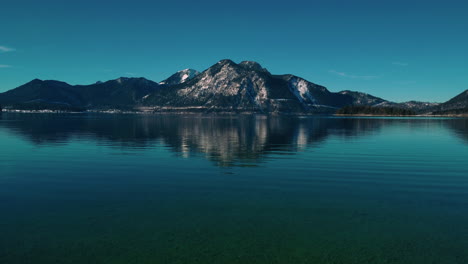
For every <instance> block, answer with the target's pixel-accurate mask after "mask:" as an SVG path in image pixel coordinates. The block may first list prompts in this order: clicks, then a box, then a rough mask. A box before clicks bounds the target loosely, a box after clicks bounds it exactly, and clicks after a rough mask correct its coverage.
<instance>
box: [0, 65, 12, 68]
mask: <svg viewBox="0 0 468 264" xmlns="http://www.w3.org/2000/svg"><path fill="white" fill-rule="evenodd" d="M11 67H12V66H11V65H5V64H0V68H11Z"/></svg>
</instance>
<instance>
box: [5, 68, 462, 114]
mask: <svg viewBox="0 0 468 264" xmlns="http://www.w3.org/2000/svg"><path fill="white" fill-rule="evenodd" d="M0 104H1V105H3V106H4V107H5V108H6V109H28V110H41V109H52V110H54V109H55V110H109V109H120V110H130V111H145V112H203V113H209V112H233V113H300V114H321V113H323V114H330V113H335V112H336V110H337V109H340V108H342V107H345V106H357V105H365V106H375V107H396V108H405V109H411V110H413V111H415V112H417V113H424V114H431V113H437V114H444V113H447V114H453V113H468V111H467V109H468V90H467V91H465V92H463V93H462V94H460V95H458V96H456V97H454V98H453V99H451V100H449V101H447V102H445V103H442V104H438V103H426V102H417V101H410V102H405V103H395V102H391V101H387V100H385V99H382V98H379V97H375V96H372V95H369V94H366V93H361V92H356V91H341V92H337V93H335V92H330V91H329V90H328V89H327V88H325V87H324V86H321V85H318V84H315V83H312V82H309V81H307V80H305V79H303V78H301V77H298V76H295V75H291V74H285V75H275V74H271V73H270V72H269V71H268V70H267V69H265V68H263V67H262V66H261V65H260V64H259V63H257V62H253V61H243V62H241V63H235V62H233V61H232V60H221V61H219V62H218V63H216V64H214V65H213V66H211V67H210V68H208V69H207V70H205V71H203V72H198V71H196V70H192V69H186V70H182V71H179V72H177V73H175V74H174V75H172V76H170V77H169V78H167V79H165V80H163V81H161V82H154V81H151V80H147V79H145V78H125V77H121V78H118V79H115V80H110V81H107V82H97V83H95V84H91V85H70V84H67V83H65V82H60V81H52V80H45V81H43V80H38V79H35V80H32V81H31V82H28V83H26V84H24V85H21V86H19V87H17V88H15V89H12V90H9V91H7V92H4V93H0Z"/></svg>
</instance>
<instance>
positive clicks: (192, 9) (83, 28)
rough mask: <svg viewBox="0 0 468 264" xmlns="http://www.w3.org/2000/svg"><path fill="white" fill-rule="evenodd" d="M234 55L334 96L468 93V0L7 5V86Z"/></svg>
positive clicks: (3, 23) (94, 77) (1, 15)
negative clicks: (348, 92)
mask: <svg viewBox="0 0 468 264" xmlns="http://www.w3.org/2000/svg"><path fill="white" fill-rule="evenodd" d="M224 58H230V59H232V60H234V61H236V62H240V61H242V60H254V61H258V62H260V63H261V64H262V65H263V66H264V67H266V68H268V69H269V70H270V72H272V73H275V74H283V73H292V74H295V75H298V76H301V77H303V78H306V79H308V80H309V81H312V82H315V83H318V84H321V85H324V86H326V87H327V88H328V89H329V90H331V91H340V90H359V91H363V92H367V93H370V94H373V95H376V96H380V97H383V98H385V99H389V100H395V101H405V100H410V99H417V100H426V101H445V100H447V99H449V98H451V97H453V96H455V95H456V94H458V93H460V92H462V91H464V90H466V89H468V1H466V0H465V1H451V0H446V1H431V0H429V1H410V0H406V1H401V0H394V1H375V0H373V1H359V0H356V1H355V0H353V1H295V0H288V1H254V0H249V1H246V0H237V1H184V0H178V1H165V3H160V1H139V0H136V1H120V0H116V1H105V2H104V1H101V2H97V1H96V0H95V1H89V0H81V1H73V2H72V1H64V0H61V1H51V0H43V1H37V0H35V1H22V0H15V1H3V2H2V3H1V4H0V91H6V90H9V89H12V88H14V87H17V86H19V85H21V84H23V83H25V82H28V81H30V80H32V79H34V78H40V79H57V80H62V81H65V82H68V83H71V84H89V83H94V82H96V81H98V80H102V81H105V80H109V79H114V78H117V77H120V76H128V77H133V76H135V77H146V78H148V79H152V80H155V81H160V80H162V79H164V78H165V77H167V76H169V75H171V74H172V73H174V72H176V71H178V70H181V69H185V68H194V69H197V70H204V69H206V68H208V67H209V66H211V65H212V64H214V63H216V62H217V61H219V60H221V59H224Z"/></svg>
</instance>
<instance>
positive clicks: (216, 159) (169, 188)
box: [0, 113, 468, 264]
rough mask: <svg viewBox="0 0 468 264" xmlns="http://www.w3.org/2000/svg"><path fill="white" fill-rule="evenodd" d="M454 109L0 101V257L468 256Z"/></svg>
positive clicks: (299, 259)
mask: <svg viewBox="0 0 468 264" xmlns="http://www.w3.org/2000/svg"><path fill="white" fill-rule="evenodd" d="M467 161H468V120H467V119H417V118H415V119H398V118H386V119H382V118H325V117H324V118H313V117H306V118H293V117H264V116H231V117H219V116H218V117H213V116H211V117H210V116H149V115H148V116H138V115H45V114H44V115H42V114H38V115H28V114H22V115H19V114H16V115H13V114H5V113H4V114H3V116H2V117H1V119H0V215H1V216H0V263H6V264H7V263H359V264H362V263H425V264H426V263H463V264H465V263H468V162H467Z"/></svg>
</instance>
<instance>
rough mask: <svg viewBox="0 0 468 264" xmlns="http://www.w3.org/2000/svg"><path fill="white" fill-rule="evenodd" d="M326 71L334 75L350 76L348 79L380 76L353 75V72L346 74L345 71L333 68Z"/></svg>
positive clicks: (365, 78) (367, 78)
mask: <svg viewBox="0 0 468 264" xmlns="http://www.w3.org/2000/svg"><path fill="white" fill-rule="evenodd" d="M328 72H329V73H332V74H334V75H338V76H341V77H345V78H350V79H361V80H373V79H377V78H380V76H375V75H354V74H348V73H345V72H339V71H335V70H329V71H328Z"/></svg>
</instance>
